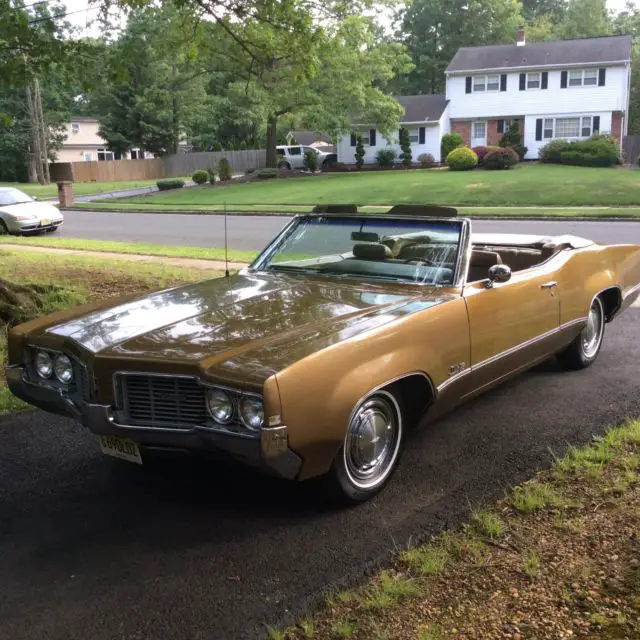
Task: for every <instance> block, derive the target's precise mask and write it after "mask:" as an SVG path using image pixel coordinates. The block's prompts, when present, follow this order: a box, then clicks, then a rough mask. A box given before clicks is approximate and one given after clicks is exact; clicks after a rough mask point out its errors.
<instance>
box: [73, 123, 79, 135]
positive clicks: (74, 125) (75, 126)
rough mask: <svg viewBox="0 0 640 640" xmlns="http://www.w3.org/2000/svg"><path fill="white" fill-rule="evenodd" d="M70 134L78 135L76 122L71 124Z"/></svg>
mask: <svg viewBox="0 0 640 640" xmlns="http://www.w3.org/2000/svg"><path fill="white" fill-rule="evenodd" d="M71 133H80V125H79V124H78V123H77V122H72V123H71Z"/></svg>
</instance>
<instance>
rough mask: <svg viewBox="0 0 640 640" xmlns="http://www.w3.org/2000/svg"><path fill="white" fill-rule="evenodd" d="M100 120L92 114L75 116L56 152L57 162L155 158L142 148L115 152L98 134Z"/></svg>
mask: <svg viewBox="0 0 640 640" xmlns="http://www.w3.org/2000/svg"><path fill="white" fill-rule="evenodd" d="M99 127H100V122H99V121H98V119H97V118H94V117H92V116H75V117H74V118H72V120H71V122H69V124H68V125H67V127H66V134H67V137H66V139H65V141H64V142H63V143H62V147H60V149H58V151H57V152H56V162H83V161H84V162H90V161H94V160H135V159H143V158H153V154H151V153H145V152H143V151H141V150H140V149H132V150H131V151H130V152H129V153H125V154H120V153H114V152H113V151H109V150H108V149H107V142H106V140H105V139H104V138H101V137H100V136H99V135H98V129H99Z"/></svg>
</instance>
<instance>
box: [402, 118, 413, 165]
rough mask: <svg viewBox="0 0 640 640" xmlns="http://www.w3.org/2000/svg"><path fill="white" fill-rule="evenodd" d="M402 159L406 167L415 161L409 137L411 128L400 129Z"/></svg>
mask: <svg viewBox="0 0 640 640" xmlns="http://www.w3.org/2000/svg"><path fill="white" fill-rule="evenodd" d="M399 142H400V149H401V150H402V153H401V154H400V160H401V161H402V164H403V165H404V166H405V167H410V166H411V163H412V162H413V155H412V153H411V140H410V139H409V130H408V129H405V128H404V127H402V128H401V129H400V141H399Z"/></svg>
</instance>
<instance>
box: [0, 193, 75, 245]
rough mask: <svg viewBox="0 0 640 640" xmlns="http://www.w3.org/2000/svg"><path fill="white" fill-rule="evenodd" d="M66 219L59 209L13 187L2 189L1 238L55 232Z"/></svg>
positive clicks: (0, 201)
mask: <svg viewBox="0 0 640 640" xmlns="http://www.w3.org/2000/svg"><path fill="white" fill-rule="evenodd" d="M63 220H64V217H63V215H62V214H61V213H60V211H59V210H58V208H57V207H54V206H53V205H52V204H48V203H47V202H37V201H36V199H35V198H32V197H31V196H29V195H27V194H26V193H24V192H22V191H20V189H15V188H13V187H0V236H1V235H3V234H7V233H17V234H20V233H40V232H43V231H47V232H51V231H55V230H56V229H57V228H58V227H59V226H60V225H61V224H62V222H63Z"/></svg>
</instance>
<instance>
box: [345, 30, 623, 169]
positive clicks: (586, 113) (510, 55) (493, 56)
mask: <svg viewBox="0 0 640 640" xmlns="http://www.w3.org/2000/svg"><path fill="white" fill-rule="evenodd" d="M445 74H446V94H445V96H444V97H443V96H406V97H404V98H402V97H398V98H396V99H397V100H398V102H399V103H400V104H402V105H403V106H405V105H404V101H407V100H415V99H417V98H420V97H423V98H426V97H431V98H433V99H434V100H443V99H444V98H446V104H447V107H446V110H445V111H444V113H443V117H442V118H441V119H440V121H439V124H438V126H437V127H436V126H433V131H434V133H435V132H436V131H437V129H438V127H439V129H440V130H439V131H437V136H438V138H441V137H442V135H443V134H444V133H446V132H448V131H452V132H457V133H460V135H461V136H462V137H463V139H464V141H465V143H466V144H467V145H469V146H471V147H475V146H481V145H492V144H497V143H498V142H499V141H500V138H501V137H502V134H503V133H504V131H505V130H506V129H507V128H508V126H509V124H510V122H512V121H514V120H517V121H518V122H519V125H520V132H521V133H522V135H523V144H524V145H525V146H526V147H527V148H528V151H527V155H526V158H527V159H536V158H538V154H539V151H540V149H541V148H542V147H543V146H544V145H545V144H547V143H548V142H549V141H550V140H553V139H556V138H561V139H565V140H580V139H585V138H588V137H590V136H591V135H592V134H593V133H596V132H600V133H609V134H611V135H613V136H614V137H615V138H616V139H617V140H619V141H620V144H621V145H622V138H623V137H624V136H625V135H626V134H627V128H628V111H629V87H630V80H631V36H606V37H600V38H585V39H579V40H557V41H549V42H534V43H531V44H527V43H526V38H525V30H524V28H523V27H520V28H519V29H518V34H517V41H516V43H514V44H506V45H491V46H485V47H462V48H460V49H459V50H458V52H457V53H456V55H455V56H454V58H453V60H452V61H451V63H450V64H449V66H448V67H447V69H446V71H445ZM413 119H414V118H408V117H407V116H406V115H405V117H404V118H403V121H402V124H403V125H405V124H406V125H407V126H408V125H409V121H411V120H413ZM411 124H412V125H413V123H411ZM354 129H359V127H358V126H357V125H356V124H354ZM372 132H373V136H374V141H375V142H376V143H377V146H376V147H374V148H372V149H370V148H367V154H366V156H365V161H366V162H373V161H374V159H375V152H376V151H377V150H378V149H379V148H384V147H385V146H393V147H394V148H396V149H398V146H397V144H395V141H394V142H393V143H391V144H390V145H387V143H386V141H382V142H380V140H379V139H376V135H375V130H372ZM379 137H380V136H377V138H379ZM368 139H369V140H371V134H369V137H368ZM413 139H415V135H414V136H413V138H412V140H413ZM352 142H353V136H348V135H347V136H345V137H344V138H343V139H342V140H341V142H340V144H339V151H338V161H339V162H345V163H353V162H354V159H353V153H354V151H355V149H353V148H352V147H351V144H350V143H352ZM412 147H413V149H412V151H413V157H414V158H417V156H418V155H419V153H422V152H423V147H422V146H418V145H413V144H412ZM429 152H430V153H432V154H433V155H434V157H435V158H436V160H439V159H440V158H439V144H438V149H437V150H436V151H435V152H434V150H433V149H429Z"/></svg>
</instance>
